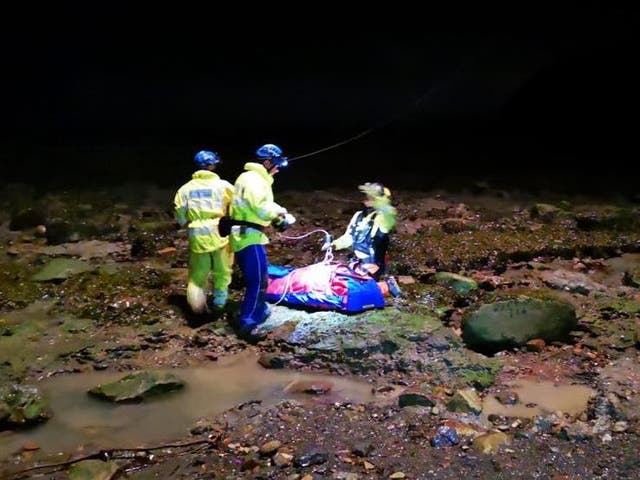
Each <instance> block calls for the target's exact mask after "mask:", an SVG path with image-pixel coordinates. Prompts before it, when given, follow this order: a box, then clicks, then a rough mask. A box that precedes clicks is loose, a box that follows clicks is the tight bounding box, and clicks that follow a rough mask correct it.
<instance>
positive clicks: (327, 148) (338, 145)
mask: <svg viewBox="0 0 640 480" xmlns="http://www.w3.org/2000/svg"><path fill="white" fill-rule="evenodd" d="M436 87H437V85H433V86H432V87H431V88H430V89H429V90H427V92H426V93H425V94H424V95H422V96H421V97H419V98H418V100H416V101H415V102H413V103H412V104H411V105H410V106H409V107H408V108H407V109H406V111H404V112H402V113H399V114H397V115H394V116H393V117H391V118H390V119H389V120H387V121H384V122H380V123H379V124H378V125H374V126H373V127H371V128H368V129H366V130H364V131H362V132H360V133H358V134H356V135H353V136H352V137H349V138H347V139H345V140H342V141H340V142H338V143H334V144H333V145H329V146H328V147H324V148H320V149H318V150H314V151H313V152H309V153H305V154H303V155H298V156H297V157H293V158H290V159H289V163H291V162H293V161H294V160H300V159H302V158H308V157H312V156H314V155H317V154H319V153H322V152H326V151H329V150H333V149H334V148H338V147H341V146H342V145H346V144H348V143H351V142H354V141H356V140H358V139H359V138H362V137H364V136H366V135H369V134H370V133H371V132H373V131H374V130H379V129H381V128H384V127H386V126H387V125H390V124H391V123H393V122H395V121H396V120H399V119H401V118H403V117H406V116H408V115H409V114H410V113H411V111H412V110H413V109H415V108H416V107H417V106H418V105H420V104H421V103H422V102H423V101H424V100H425V99H427V98H428V97H430V96H431V95H432V94H433V93H434V92H435V91H436V90H437V88H436Z"/></svg>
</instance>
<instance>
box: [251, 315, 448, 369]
mask: <svg viewBox="0 0 640 480" xmlns="http://www.w3.org/2000/svg"><path fill="white" fill-rule="evenodd" d="M285 324H288V325H289V326H288V327H283V326H282V325H285ZM441 327H442V324H441V323H440V321H439V320H437V319H435V318H433V317H430V316H428V315H417V314H411V313H406V312H402V311H400V310H397V309H395V308H386V309H384V310H377V311H371V312H365V313H362V314H359V315H344V314H341V313H338V312H314V313H307V312H302V311H299V310H293V309H289V308H286V307H280V306H274V307H273V308H272V314H271V316H270V317H269V319H268V320H267V321H266V322H265V323H263V324H262V325H260V327H259V329H260V331H261V332H262V333H267V332H269V331H271V330H276V329H277V331H276V332H274V335H277V336H278V338H279V340H280V341H284V342H286V343H289V344H291V345H295V346H301V347H306V348H308V349H309V350H314V351H318V352H322V353H326V354H340V355H344V356H346V357H350V358H364V357H368V356H369V355H371V354H375V353H382V354H392V353H396V352H398V351H399V350H402V349H403V348H404V347H405V346H407V345H408V344H411V343H412V342H421V341H424V340H425V339H427V338H428V337H429V336H430V335H431V334H432V332H434V331H435V330H437V329H439V328H441Z"/></svg>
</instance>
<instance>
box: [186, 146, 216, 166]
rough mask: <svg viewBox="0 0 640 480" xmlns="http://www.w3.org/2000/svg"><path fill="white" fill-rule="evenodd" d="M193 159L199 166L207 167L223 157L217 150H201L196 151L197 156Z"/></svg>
mask: <svg viewBox="0 0 640 480" xmlns="http://www.w3.org/2000/svg"><path fill="white" fill-rule="evenodd" d="M193 160H194V161H195V162H196V165H197V166H198V167H199V168H207V167H210V166H211V165H215V164H217V163H220V161H221V158H220V155H218V154H217V153H215V152H209V151H207V150H200V151H199V152H198V153H196V155H195V157H193Z"/></svg>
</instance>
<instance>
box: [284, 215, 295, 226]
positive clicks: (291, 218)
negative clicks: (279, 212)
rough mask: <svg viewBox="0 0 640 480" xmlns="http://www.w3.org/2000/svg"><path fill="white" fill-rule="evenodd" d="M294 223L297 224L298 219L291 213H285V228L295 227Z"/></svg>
mask: <svg viewBox="0 0 640 480" xmlns="http://www.w3.org/2000/svg"><path fill="white" fill-rule="evenodd" d="M294 223H296V217H294V216H293V215H291V214H290V213H285V215H284V226H285V227H289V226H291V225H293V224H294Z"/></svg>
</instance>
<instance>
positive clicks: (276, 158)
mask: <svg viewBox="0 0 640 480" xmlns="http://www.w3.org/2000/svg"><path fill="white" fill-rule="evenodd" d="M256 155H257V157H258V158H260V159H262V160H271V162H272V163H273V164H274V165H276V166H277V167H278V168H284V167H286V166H287V165H288V164H289V160H288V159H287V157H283V156H282V149H281V148H280V147H278V146H277V145H274V144H273V143H267V144H265V145H263V146H261V147H260V148H259V149H258V150H256Z"/></svg>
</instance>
